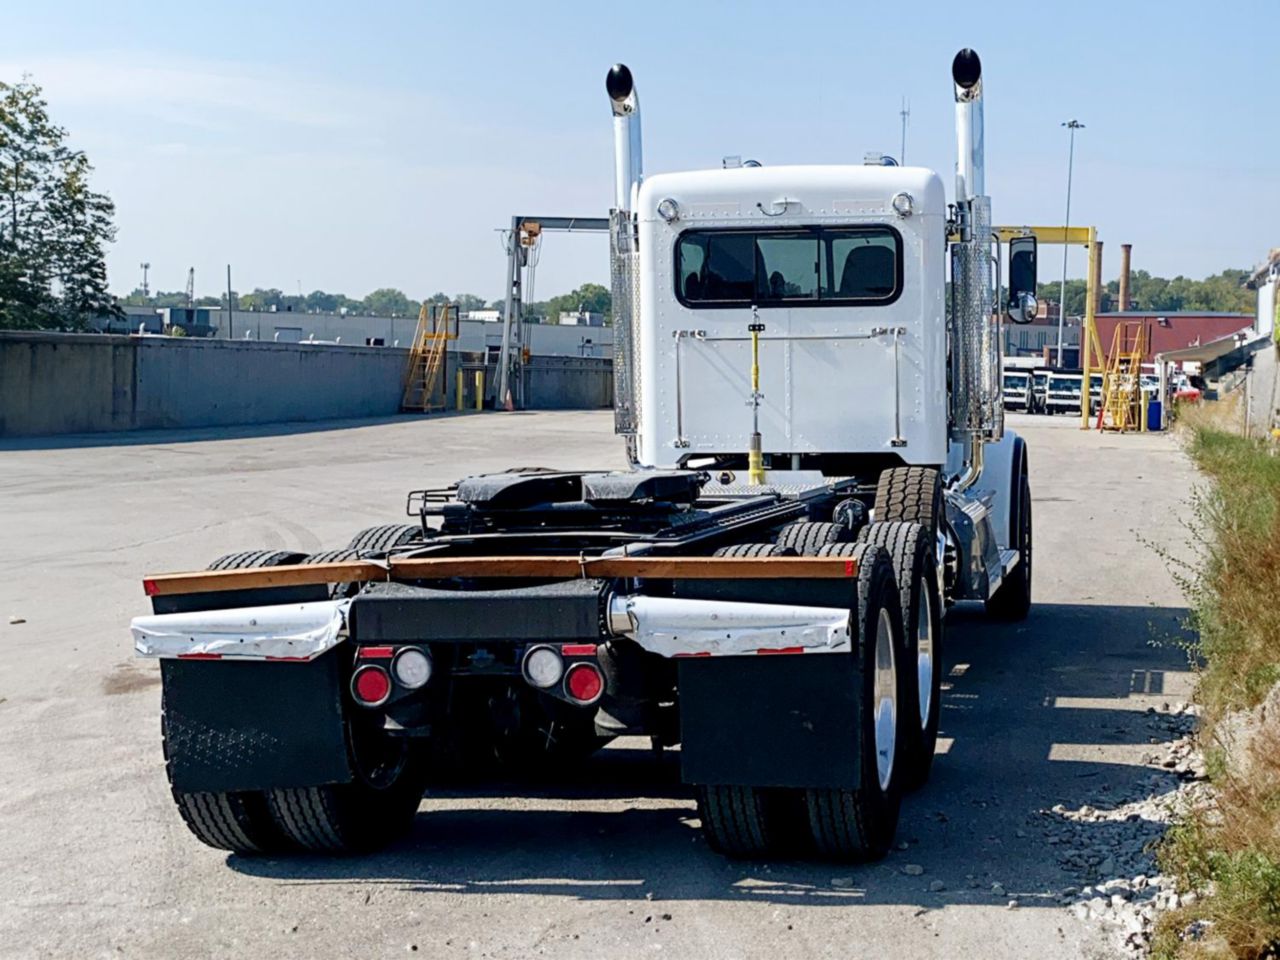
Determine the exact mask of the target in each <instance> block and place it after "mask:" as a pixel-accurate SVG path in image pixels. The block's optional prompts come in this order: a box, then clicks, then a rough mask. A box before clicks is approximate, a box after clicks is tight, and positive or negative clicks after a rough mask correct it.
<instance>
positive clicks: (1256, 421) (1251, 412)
mask: <svg viewBox="0 0 1280 960" xmlns="http://www.w3.org/2000/svg"><path fill="white" fill-rule="evenodd" d="M1245 389H1246V390H1247V391H1248V399H1247V403H1246V406H1245V409H1246V413H1247V416H1248V423H1247V424H1246V425H1245V433H1246V435H1248V436H1252V437H1266V436H1270V435H1271V428H1272V426H1273V424H1274V423H1275V422H1276V417H1277V414H1278V413H1280V409H1278V408H1280V347H1277V345H1276V344H1275V343H1272V342H1268V343H1267V344H1266V345H1265V346H1263V347H1262V348H1261V349H1260V350H1258V352H1257V353H1255V354H1254V355H1253V363H1252V365H1251V367H1250V370H1249V376H1248V379H1247V380H1246V381H1245Z"/></svg>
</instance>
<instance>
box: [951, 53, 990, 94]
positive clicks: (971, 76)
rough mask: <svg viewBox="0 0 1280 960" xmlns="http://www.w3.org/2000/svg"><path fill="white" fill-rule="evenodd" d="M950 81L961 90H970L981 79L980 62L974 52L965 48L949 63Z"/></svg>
mask: <svg viewBox="0 0 1280 960" xmlns="http://www.w3.org/2000/svg"><path fill="white" fill-rule="evenodd" d="M951 79H952V80H954V81H955V82H956V86H957V87H959V88H960V89H961V90H972V89H973V88H974V87H976V86H977V85H978V81H979V80H981V79H982V60H981V59H979V57H978V53H977V51H976V50H972V49H970V48H969V47H965V48H964V49H963V50H961V51H960V52H959V53H957V54H956V58H955V59H954V60H952V61H951Z"/></svg>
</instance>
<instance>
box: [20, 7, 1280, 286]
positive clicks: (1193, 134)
mask: <svg viewBox="0 0 1280 960" xmlns="http://www.w3.org/2000/svg"><path fill="white" fill-rule="evenodd" d="M13 6H14V7H16V5H13ZM959 6H960V5H957V4H954V3H934V2H914V3H904V2H901V0H899V2H886V0H877V2H874V3H866V2H861V0H844V2H804V0H790V2H787V3H785V4H783V3H756V2H740V3H710V2H706V3H700V2H695V0H686V2H683V3H667V2H650V3H642V4H616V3H615V4H603V3H555V2H544V3H537V4H530V3H521V4H507V3H504V2H497V0H494V2H489V3H474V2H473V3H457V2H454V3H417V4H410V3H367V4H352V3H349V2H346V3H330V2H311V3H305V4H304V3H293V2H288V3H280V2H257V3H242V2H234V0H232V2H221V3H218V4H200V5H194V4H181V3H172V2H166V3H129V2H116V3H111V4H103V3H101V2H76V3H58V2H56V0H50V2H46V3H40V4H24V5H22V6H21V7H16V9H13V8H11V9H9V10H7V11H6V13H5V18H4V19H5V23H4V30H3V32H2V33H0V79H5V80H9V81H12V80H16V79H17V78H18V77H19V76H20V75H21V74H23V73H24V72H27V73H30V74H31V75H32V76H33V78H34V79H35V80H36V82H38V83H40V84H42V85H43V86H44V88H45V90H46V94H47V97H48V100H49V102H50V106H51V110H52V112H53V116H54V118H55V120H57V121H58V122H60V123H61V124H63V125H64V126H66V127H67V128H68V129H69V130H70V133H71V138H72V142H73V143H74V145H75V146H77V147H80V148H82V149H84V150H86V151H87V152H88V154H89V156H90V158H91V160H92V161H93V162H94V164H95V166H96V168H97V174H96V179H95V183H96V185H97V186H98V187H99V188H100V189H104V190H106V191H107V192H109V193H110V194H111V196H112V197H113V199H114V200H115V202H116V206H117V223H118V226H119V238H118V240H117V243H116V244H115V246H114V247H113V248H112V250H111V252H110V255H109V267H110V272H111V282H112V287H113V289H115V290H117V291H120V292H127V291H128V290H129V289H131V288H132V287H133V286H135V285H136V284H137V282H138V279H139V277H140V271H139V269H138V264H139V263H140V262H141V261H143V260H148V261H150V263H151V264H152V270H151V282H152V286H153V288H161V289H180V288H181V287H182V286H183V285H184V283H185V281H186V272H187V268H188V267H190V266H194V267H195V268H196V278H197V284H196V286H197V290H198V292H201V293H213V292H216V291H217V290H218V289H220V288H221V287H222V286H223V285H224V284H225V270H226V264H227V263H228V262H230V263H231V264H232V265H233V270H234V274H235V286H236V288H237V289H238V290H247V289H251V288H253V287H255V286H264V287H265V286H276V287H280V288H281V289H284V290H286V291H288V292H295V291H296V290H297V289H298V287H299V286H301V288H302V290H303V291H310V290H312V289H316V288H321V289H326V290H330V291H338V292H343V293H346V294H348V295H350V296H363V295H364V294H365V293H367V292H368V291H369V290H371V289H373V288H375V287H379V286H395V287H400V288H402V289H403V290H405V291H406V292H407V293H409V294H410V295H411V296H415V297H421V296H425V295H427V294H429V293H432V292H434V291H436V290H441V289H443V290H445V291H447V292H450V293H457V292H463V291H466V292H474V293H478V294H481V295H483V296H485V297H487V298H495V297H497V296H499V294H500V293H501V290H502V286H503V278H504V270H505V264H504V260H503V254H502V250H501V248H500V242H499V235H498V233H497V232H496V231H497V229H498V228H500V227H501V226H502V225H503V224H504V223H507V222H508V221H509V218H510V216H511V214H513V213H527V214H544V215H545V214H556V215H559V214H565V215H581V216H591V215H603V214H604V213H605V211H606V210H607V208H608V206H609V203H610V199H611V155H610V151H611V143H612V141H611V134H610V121H609V111H608V107H607V104H606V101H605V98H604V93H603V78H604V74H605V71H606V70H607V68H608V67H609V65H610V64H611V63H613V62H614V61H616V60H622V61H625V62H626V63H628V64H629V65H630V66H631V67H632V69H633V71H634V72H635V74H636V78H637V83H638V86H639V89H640V94H641V99H642V104H643V116H644V123H645V127H644V140H645V150H646V153H645V166H646V170H647V171H648V172H651V173H652V172H659V171H663V170H676V169H687V168H691V167H707V166H716V165H718V164H719V161H720V158H721V157H722V156H724V155H726V154H741V155H743V156H747V157H755V158H758V159H760V160H761V161H762V162H764V163H770V164H775V163H807V162H824V163H827V162H846V161H848V162H855V163H856V162H860V161H861V159H862V156H863V154H864V153H865V152H867V151H869V150H883V151H885V152H887V153H897V151H898V146H899V139H900V121H899V117H898V110H899V106H900V101H901V98H902V97H904V96H905V97H907V98H908V99H909V100H910V104H911V119H910V128H909V131H908V135H907V160H908V162H910V163H912V164H915V163H922V164H924V165H927V166H930V167H933V168H934V169H936V170H938V171H939V172H941V173H942V174H943V179H944V181H945V182H946V183H947V185H948V193H950V186H951V182H952V170H953V164H954V146H953V121H952V101H951V90H950V78H949V67H950V61H951V57H952V55H953V54H954V52H955V51H956V50H957V49H958V48H960V47H962V46H966V45H967V46H973V47H974V48H975V49H977V50H978V51H979V53H980V54H981V56H982V59H983V64H984V76H985V85H986V100H987V103H986V121H987V160H988V163H987V189H988V192H989V193H990V194H991V195H992V198H993V208H994V214H995V219H996V221H997V222H1001V223H1060V222H1061V220H1062V217H1063V212H1064V210H1063V207H1064V201H1065V181H1066V154H1067V141H1066V133H1065V131H1063V130H1062V129H1061V128H1060V126H1059V124H1060V122H1061V121H1063V120H1066V119H1069V118H1071V117H1077V118H1079V119H1080V120H1081V121H1082V122H1084V123H1085V124H1086V125H1087V129H1085V130H1084V131H1082V132H1081V133H1080V135H1079V136H1078V138H1077V141H1076V170H1075V184H1074V193H1073V200H1072V222H1073V223H1077V224H1086V223H1093V224H1095V225H1097V227H1098V228H1099V232H1100V233H1099V235H1100V236H1101V237H1102V238H1103V239H1104V240H1105V241H1107V242H1108V247H1107V256H1106V263H1105V265H1104V274H1105V275H1106V276H1107V277H1114V276H1115V274H1116V269H1117V263H1118V254H1119V249H1118V248H1119V244H1120V243H1125V242H1128V243H1132V244H1133V245H1134V252H1133V260H1134V267H1135V268H1144V269H1148V270H1150V271H1151V272H1153V273H1157V274H1163V275H1168V276H1172V275H1175V274H1179V273H1181V274H1185V275H1188V276H1193V277H1202V276H1204V275H1206V274H1209V273H1215V272H1217V271H1219V270H1222V269H1224V268H1226V267H1240V266H1251V265H1253V264H1254V263H1256V262H1258V261H1260V260H1261V259H1262V258H1263V257H1264V256H1265V254H1266V252H1267V250H1268V248H1270V247H1272V246H1280V121H1278V119H1277V118H1276V116H1275V114H1274V111H1272V112H1271V113H1270V114H1268V113H1267V101H1268V100H1270V99H1271V97H1272V96H1273V91H1274V90H1275V89H1276V88H1277V85H1278V84H1277V81H1280V66H1278V64H1280V57H1277V48H1276V41H1275V39H1274V37H1275V35H1276V31H1275V28H1276V26H1277V25H1278V24H1280V3H1277V2H1276V0H1235V2H1231V0H1227V2H1219V3H1212V4H1211V3H1204V2H1187V0H1171V2H1164V3H1136V2H1124V0H1120V2H1116V0H1112V2H1110V3H1095V2H1088V0H1086V2H1076V3H1071V4H1055V5H1053V6H1052V7H1050V5H1048V4H1039V3H1027V2H1021V3H993V4H986V5H984V4H973V5H971V7H972V8H973V9H974V10H975V12H974V13H972V14H966V15H964V16H960V15H958V14H957V12H956V11H957V8H958V7H959ZM1046 260H1047V263H1046V266H1045V267H1042V270H1044V269H1046V268H1047V272H1048V274H1049V275H1050V276H1055V275H1056V274H1057V273H1058V272H1059V270H1060V260H1059V259H1058V257H1057V255H1056V254H1054V255H1051V256H1049V257H1048V258H1046ZM607 266H608V265H607V249H606V243H605V241H604V240H603V239H602V238H600V237H591V236H579V237H563V236H560V235H554V236H552V237H550V238H549V239H548V240H547V241H546V243H545V246H544V251H543V256H542V260H541V264H540V266H539V268H538V280H537V291H536V292H537V295H538V296H539V297H543V296H548V295H551V294H556V293H561V292H564V291H566V290H568V289H570V288H572V287H574V286H577V285H578V284H579V283H581V282H583V281H587V280H591V281H596V282H607V281H606V278H607V275H608V272H607ZM1083 270H1084V258H1083V254H1082V253H1081V254H1080V255H1078V256H1077V255H1076V254H1073V255H1072V263H1071V267H1070V273H1071V274H1072V275H1082V274H1083Z"/></svg>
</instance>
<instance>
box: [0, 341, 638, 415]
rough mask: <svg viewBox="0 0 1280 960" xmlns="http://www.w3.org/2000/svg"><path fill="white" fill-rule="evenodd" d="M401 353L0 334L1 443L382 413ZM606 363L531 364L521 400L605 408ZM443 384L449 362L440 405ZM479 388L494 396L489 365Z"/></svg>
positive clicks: (539, 360) (401, 368)
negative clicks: (4, 438)
mask: <svg viewBox="0 0 1280 960" xmlns="http://www.w3.org/2000/svg"><path fill="white" fill-rule="evenodd" d="M407 357H408V351H407V350H403V349H399V350H397V349H392V348H369V347H347V346H317V345H307V344H286V343H257V342H253V341H227V340H195V339H187V338H171V337H117V336H103V335H100V334H60V333H43V332H21V331H20V332H0V436H8V437H26V436H46V435H52V434H64V433H98V432H103V431H115V430H148V429H157V428H191V427H213V426H233V425H243V424H264V423H283V422H291V421H311V420H329V419H338V418H358V417H380V416H390V415H392V414H396V413H398V412H399V411H400V397H401V384H402V382H403V377H404V373H405V367H406V364H407ZM610 368H611V363H610V361H608V360H605V359H602V358H596V359H583V358H569V357H534V358H533V359H532V362H531V363H530V364H529V365H528V367H527V368H526V371H525V385H526V391H527V392H526V394H525V395H526V397H527V401H526V405H527V406H528V407H531V408H592V407H600V406H608V405H609V403H610V401H611V399H612V389H613V388H612V378H611V370H610ZM453 382H454V381H453V373H452V364H451V365H450V369H449V370H448V371H447V372H446V374H445V376H443V377H441V383H440V389H441V394H442V399H443V393H444V390H445V388H446V387H447V388H448V389H449V390H450V393H452V387H453ZM468 386H469V385H468ZM486 387H487V390H486V392H487V393H488V394H489V396H490V398H491V400H492V396H493V392H494V391H493V373H492V369H490V372H489V377H488V383H487V384H486Z"/></svg>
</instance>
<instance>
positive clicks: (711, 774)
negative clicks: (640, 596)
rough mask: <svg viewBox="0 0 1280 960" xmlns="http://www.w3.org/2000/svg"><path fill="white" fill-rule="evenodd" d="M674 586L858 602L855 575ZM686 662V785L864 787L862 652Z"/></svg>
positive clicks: (742, 596) (731, 595)
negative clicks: (859, 663) (859, 666)
mask: <svg viewBox="0 0 1280 960" xmlns="http://www.w3.org/2000/svg"><path fill="white" fill-rule="evenodd" d="M672 592H673V594H674V595H675V596H678V597H685V598H688V599H701V600H734V601H755V602H757V603H797V604H811V605H814V606H824V607H843V608H846V609H848V610H850V611H852V610H853V609H854V607H855V606H856V605H857V587H856V584H855V582H853V581H844V580H789V579H787V580H773V581H768V580H766V581H759V580H757V581H743V580H684V581H677V582H675V583H674V584H673V590H672ZM679 664H680V666H679V677H678V681H679V691H680V738H681V743H680V772H681V778H682V779H683V780H684V781H685V782H686V783H698V784H733V785H750V786H761V787H764V786H778V787H846V788H856V787H857V786H858V784H859V783H860V778H859V769H860V768H859V764H860V763H861V762H862V757H861V756H860V755H859V754H860V746H859V745H860V744H861V742H862V738H861V736H860V735H859V730H858V717H859V716H860V715H861V707H862V704H861V703H860V699H861V696H862V686H861V683H860V677H859V676H858V672H857V661H856V659H855V658H854V656H853V655H852V654H843V653H841V654H828V653H808V654H804V653H791V654H772V655H760V654H757V655H754V656H732V657H706V658H700V657H692V658H687V659H684V658H682V659H681V660H680V661H679ZM872 762H874V758H872Z"/></svg>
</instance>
